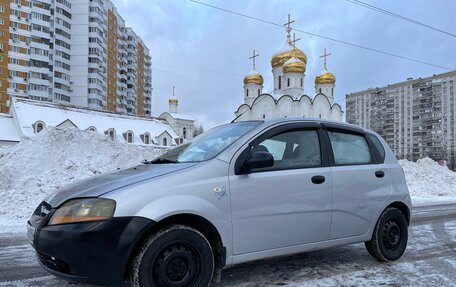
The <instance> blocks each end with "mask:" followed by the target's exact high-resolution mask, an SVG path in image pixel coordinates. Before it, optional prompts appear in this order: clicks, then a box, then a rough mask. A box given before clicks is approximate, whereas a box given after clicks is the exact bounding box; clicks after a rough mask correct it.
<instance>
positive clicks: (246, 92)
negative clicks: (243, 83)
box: [245, 89, 249, 97]
mask: <svg viewBox="0 0 456 287" xmlns="http://www.w3.org/2000/svg"><path fill="white" fill-rule="evenodd" d="M245 96H246V97H249V89H247V90H245Z"/></svg>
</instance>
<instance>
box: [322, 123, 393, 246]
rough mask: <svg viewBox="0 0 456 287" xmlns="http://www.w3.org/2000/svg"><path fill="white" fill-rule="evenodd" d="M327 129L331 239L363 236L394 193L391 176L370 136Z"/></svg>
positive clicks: (358, 131) (337, 129)
mask: <svg viewBox="0 0 456 287" xmlns="http://www.w3.org/2000/svg"><path fill="white" fill-rule="evenodd" d="M326 130H327V133H326V136H327V140H328V142H329V147H330V151H332V153H330V164H331V171H332V178H333V202H334V204H333V215H332V225H331V239H337V238H344V237H351V236H358V235H362V234H364V233H366V232H367V231H368V229H369V227H370V226H371V224H372V223H373V221H374V220H375V216H376V214H377V212H378V211H379V209H380V208H382V207H383V206H384V202H385V200H386V199H387V197H388V195H389V194H390V193H391V179H390V174H389V172H388V169H387V168H386V166H385V165H384V163H383V160H382V157H381V154H380V151H379V150H378V147H376V146H375V144H374V143H373V142H372V140H371V139H370V138H369V137H370V136H369V134H366V133H364V132H363V131H362V130H356V129H342V128H340V127H331V126H327V129H326ZM372 136H373V135H372ZM383 155H384V154H383Z"/></svg>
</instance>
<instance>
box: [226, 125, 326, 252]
mask: <svg viewBox="0 0 456 287" xmlns="http://www.w3.org/2000/svg"><path fill="white" fill-rule="evenodd" d="M321 133H322V130H320V127H319V126H312V125H310V126H309V125H304V126H302V125H301V126H296V125H294V126H293V127H288V126H287V127H283V126H282V127H279V128H275V129H272V130H269V131H268V132H266V133H264V134H263V135H261V136H259V137H258V138H257V139H255V140H253V141H252V142H250V143H249V144H248V145H247V144H246V146H245V147H244V148H243V149H241V151H242V152H241V151H240V152H239V154H238V155H236V156H235V160H234V161H233V164H235V165H236V166H237V167H234V166H233V167H232V168H231V169H230V170H231V171H230V176H229V178H230V194H231V206H232V224H233V250H234V254H235V255H238V254H246V253H250V252H256V251H265V250H271V249H276V248H282V247H289V246H296V245H300V244H305V243H312V242H318V241H322V240H328V239H329V233H330V225H331V211H332V178H331V170H330V168H329V166H328V163H327V161H328V160H327V157H326V153H325V152H324V151H325V150H326V148H324V147H323V146H322V142H321V141H320V137H321ZM256 151H263V152H264V151H267V152H269V153H270V154H272V156H273V158H274V165H273V166H272V167H269V168H259V169H253V170H251V171H250V173H247V174H236V173H237V172H236V170H238V167H239V166H242V164H243V162H244V161H245V160H246V158H248V156H249V155H251V154H252V153H253V152H256Z"/></svg>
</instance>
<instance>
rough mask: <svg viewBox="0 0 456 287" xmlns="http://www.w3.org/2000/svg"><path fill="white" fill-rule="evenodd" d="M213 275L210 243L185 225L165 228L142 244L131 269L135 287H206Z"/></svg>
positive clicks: (199, 233) (131, 280)
mask: <svg viewBox="0 0 456 287" xmlns="http://www.w3.org/2000/svg"><path fill="white" fill-rule="evenodd" d="M213 272H214V255H213V252H212V248H211V245H210V243H209V241H208V240H207V239H206V238H205V237H204V235H203V234H201V232H199V231H198V230H196V229H194V228H192V227H189V226H186V225H171V226H167V227H165V228H163V229H161V230H159V231H158V232H156V233H155V234H153V235H151V236H150V237H149V238H148V239H146V240H145V242H144V244H143V245H142V246H141V248H140V249H139V251H138V253H137V254H136V256H135V257H134V259H133V261H132V263H131V266H130V284H131V285H132V286H135V287H149V286H151V287H152V286H153V287H162V286H167V287H181V286H182V287H183V286H189V287H190V286H198V287H199V286H208V285H209V283H210V282H211V279H212V275H213Z"/></svg>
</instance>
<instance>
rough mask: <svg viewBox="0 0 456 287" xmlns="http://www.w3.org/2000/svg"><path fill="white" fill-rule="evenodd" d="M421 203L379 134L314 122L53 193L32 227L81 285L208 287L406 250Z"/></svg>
mask: <svg viewBox="0 0 456 287" xmlns="http://www.w3.org/2000/svg"><path fill="white" fill-rule="evenodd" d="M410 213H411V201H410V196H409V193H408V190H407V186H406V183H405V179H404V174H403V171H402V169H401V167H400V166H399V164H398V163H397V161H396V157H395V156H394V154H393V153H392V151H391V149H390V148H389V147H388V145H387V144H386V143H385V141H384V140H383V139H382V138H381V137H380V136H379V135H377V134H376V133H374V132H372V131H370V130H368V129H364V128H360V127H357V126H353V125H348V124H343V123H335V122H328V121H322V120H315V119H275V120H265V121H247V122H237V123H230V124H226V125H222V126H219V127H216V128H214V129H212V130H210V131H208V132H206V133H203V134H202V135H200V136H198V137H196V138H194V139H192V140H191V141H189V142H186V143H185V144H182V145H180V146H178V147H176V148H174V149H172V150H170V151H168V152H166V153H165V154H163V155H162V156H160V157H158V158H157V159H155V160H153V161H150V162H146V163H144V164H141V165H138V166H136V167H132V168H129V169H125V170H121V171H117V172H114V173H110V174H106V175H101V176H97V177H93V178H90V179H88V180H85V181H83V182H80V183H78V184H75V185H72V186H68V187H66V188H64V189H62V190H60V191H59V192H57V193H55V194H53V195H51V196H49V197H48V198H46V199H45V200H44V201H43V202H42V203H41V204H40V205H39V206H38V208H37V209H36V211H35V212H34V214H33V215H32V217H31V219H30V221H29V223H28V235H29V239H30V242H31V243H32V245H33V247H34V248H35V249H36V252H37V255H38V259H39V262H40V263H41V265H42V266H43V268H44V269H46V270H47V271H49V272H50V273H52V274H55V275H56V276H59V277H62V278H65V279H67V280H71V281H79V282H86V283H94V284H105V285H122V283H123V282H124V279H125V278H126V276H128V277H129V278H130V280H131V284H132V285H133V286H207V285H208V284H209V283H210V281H211V280H218V279H220V274H221V270H222V268H224V267H226V266H231V265H235V264H239V263H243V262H247V261H253V260H258V259H263V258H268V257H275V256H284V255H289V254H295V253H299V252H305V251H308V250H316V249H321V248H328V247H334V246H340V245H345V244H352V243H359V242H364V243H365V245H366V248H367V251H368V252H369V254H371V255H372V256H374V257H375V258H377V259H378V260H379V261H394V260H397V259H398V258H400V257H401V256H402V254H403V253H404V251H405V249H406V245H407V234H408V225H409V223H410V216H411V214H410Z"/></svg>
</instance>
